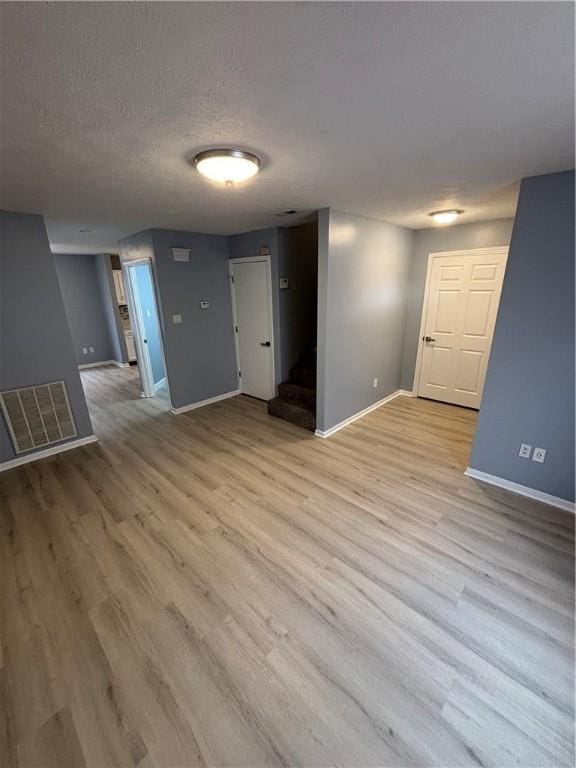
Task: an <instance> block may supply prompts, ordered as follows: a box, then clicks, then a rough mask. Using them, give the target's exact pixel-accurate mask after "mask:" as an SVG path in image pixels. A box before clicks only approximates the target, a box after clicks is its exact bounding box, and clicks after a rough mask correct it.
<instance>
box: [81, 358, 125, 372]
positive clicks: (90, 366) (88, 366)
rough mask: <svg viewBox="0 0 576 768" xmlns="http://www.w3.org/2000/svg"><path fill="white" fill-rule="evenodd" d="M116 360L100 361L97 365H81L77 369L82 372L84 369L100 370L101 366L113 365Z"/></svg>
mask: <svg viewBox="0 0 576 768" xmlns="http://www.w3.org/2000/svg"><path fill="white" fill-rule="evenodd" d="M115 362H116V360H100V361H99V362H97V363H82V365H79V366H78V368H79V369H80V370H81V371H83V370H84V369H85V368H100V366H101V365H114V363H115Z"/></svg>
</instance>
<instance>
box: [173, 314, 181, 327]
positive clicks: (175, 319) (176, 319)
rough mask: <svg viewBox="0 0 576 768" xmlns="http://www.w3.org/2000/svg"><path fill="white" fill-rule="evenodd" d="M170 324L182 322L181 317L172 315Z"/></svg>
mask: <svg viewBox="0 0 576 768" xmlns="http://www.w3.org/2000/svg"><path fill="white" fill-rule="evenodd" d="M172 322H173V323H174V324H176V325H177V324H178V323H181V322H182V315H172Z"/></svg>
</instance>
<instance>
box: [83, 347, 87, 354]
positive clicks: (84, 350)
mask: <svg viewBox="0 0 576 768" xmlns="http://www.w3.org/2000/svg"><path fill="white" fill-rule="evenodd" d="M82 354H83V355H87V354H88V347H82Z"/></svg>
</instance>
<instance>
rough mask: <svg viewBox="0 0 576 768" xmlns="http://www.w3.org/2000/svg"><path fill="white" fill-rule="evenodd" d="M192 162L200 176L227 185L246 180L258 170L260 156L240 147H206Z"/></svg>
mask: <svg viewBox="0 0 576 768" xmlns="http://www.w3.org/2000/svg"><path fill="white" fill-rule="evenodd" d="M193 162H194V166H195V168H196V170H197V171H198V173H201V174H202V176H206V178H207V179H210V180H211V181H217V182H219V183H220V184H225V185H226V186H227V187H233V186H234V185H235V184H241V183H242V182H243V181H248V179H251V178H252V176H255V175H256V174H257V173H258V171H259V170H260V158H258V157H256V155H253V154H252V153H251V152H244V150H242V149H208V150H206V151H205V152H200V153H199V154H198V155H196V157H195V158H194V161H193Z"/></svg>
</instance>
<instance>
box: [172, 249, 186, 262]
mask: <svg viewBox="0 0 576 768" xmlns="http://www.w3.org/2000/svg"><path fill="white" fill-rule="evenodd" d="M171 251H172V258H173V259H174V261H190V249H189V248H171Z"/></svg>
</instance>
